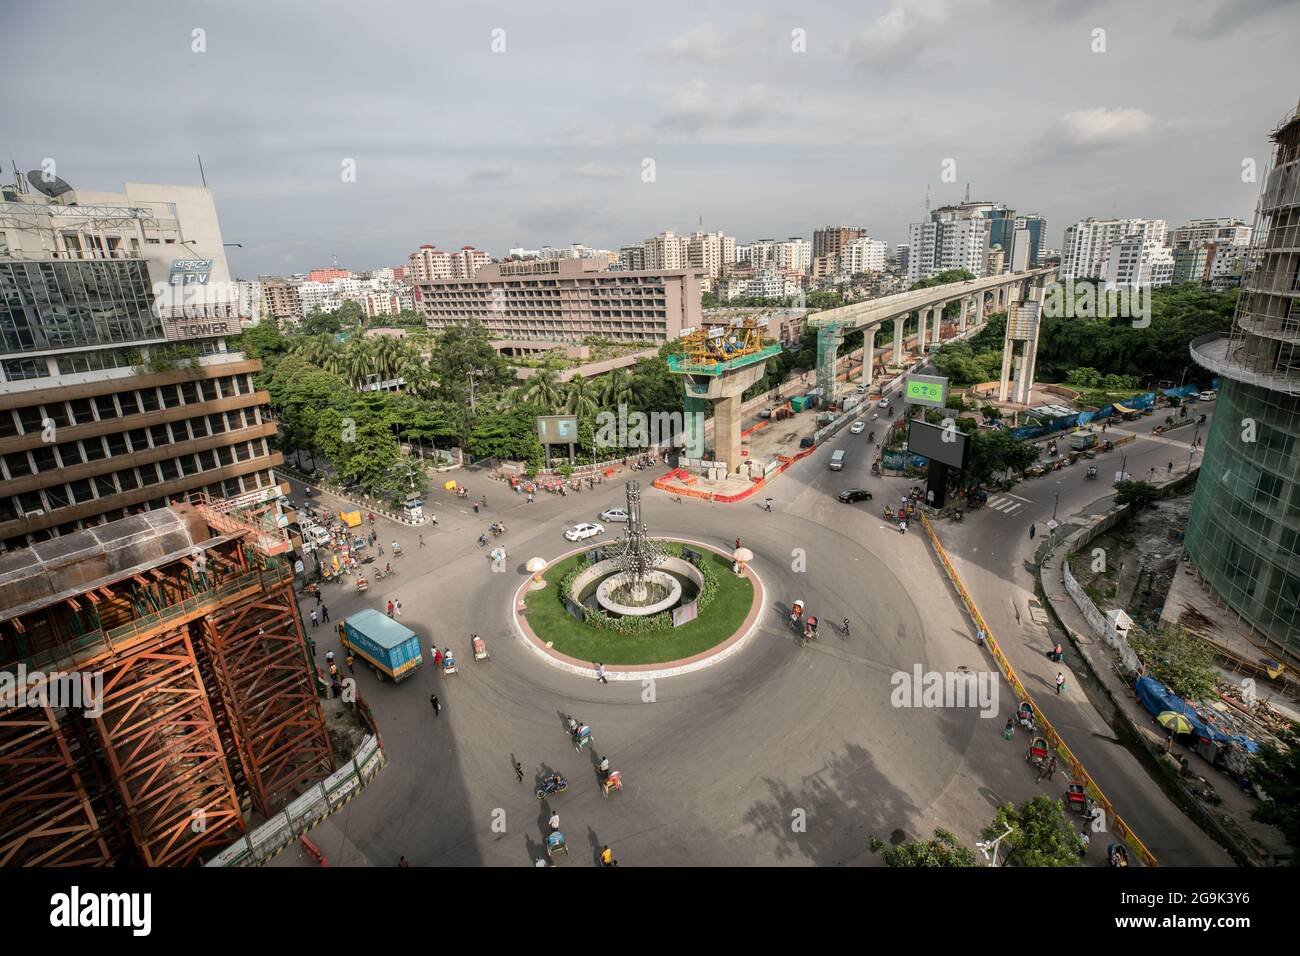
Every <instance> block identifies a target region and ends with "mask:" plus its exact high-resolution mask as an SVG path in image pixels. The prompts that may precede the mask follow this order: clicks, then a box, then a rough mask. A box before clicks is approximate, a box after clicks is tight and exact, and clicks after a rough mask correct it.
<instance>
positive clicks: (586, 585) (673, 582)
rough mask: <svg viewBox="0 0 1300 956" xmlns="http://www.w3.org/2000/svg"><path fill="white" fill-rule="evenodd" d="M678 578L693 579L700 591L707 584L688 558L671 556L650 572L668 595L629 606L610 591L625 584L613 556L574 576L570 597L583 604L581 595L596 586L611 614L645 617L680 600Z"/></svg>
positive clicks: (651, 576) (680, 593) (673, 605)
mask: <svg viewBox="0 0 1300 956" xmlns="http://www.w3.org/2000/svg"><path fill="white" fill-rule="evenodd" d="M668 572H671V573H668ZM678 577H683V578H686V579H687V580H688V581H692V582H694V584H695V587H696V590H697V591H698V590H699V589H701V588H703V587H704V575H703V574H701V573H700V570H699V568H697V567H696V566H695V565H693V564H691V562H689V561H687V560H686V559H685V558H678V557H675V556H673V555H668V556H667V557H665V558H664V559H663V560H662V561H661V562H660V563H659V566H658V567H657V568H656V569H655V570H653V571H651V572H650V574H649V575H648V578H649V580H650V581H651V582H653V583H654V584H657V585H658V586H659V587H663V588H667V589H668V590H667V596H665V597H663V598H661V599H658V600H656V601H655V602H654V603H653V604H648V605H644V606H641V605H626V604H624V603H622V602H620V601H619V600H618V599H617V596H615V595H613V594H611V593H610V592H612V591H615V590H617V589H618V588H619V587H620V586H621V585H623V584H624V583H625V582H624V580H623V572H622V571H620V570H619V567H618V562H617V561H615V560H613V559H609V560H605V561H597V562H596V563H595V564H591V565H588V566H587V567H586V568H584V569H583V571H582V572H581V573H580V574H578V575H577V576H576V577H575V578H574V579H573V583H572V584H571V585H570V590H569V596H570V597H572V598H573V600H575V601H577V602H579V603H581V600H582V595H584V594H586V593H588V592H589V591H590V589H591V588H592V587H593V586H594V587H595V589H596V602H597V603H598V604H599V605H600V606H601V608H603V609H604V610H606V611H608V612H609V613H610V614H618V615H623V616H633V617H645V616H648V615H651V614H658V613H659V612H661V611H666V610H668V609H669V608H672V607H675V606H676V605H677V604H679V603H680V602H681V599H682V585H681V582H680V581H678V580H677V578H678ZM598 582H599V583H598Z"/></svg>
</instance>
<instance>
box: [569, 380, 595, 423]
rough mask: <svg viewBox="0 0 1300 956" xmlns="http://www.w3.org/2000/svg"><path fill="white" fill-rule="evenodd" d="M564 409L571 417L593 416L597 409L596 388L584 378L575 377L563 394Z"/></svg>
mask: <svg viewBox="0 0 1300 956" xmlns="http://www.w3.org/2000/svg"><path fill="white" fill-rule="evenodd" d="M564 408H565V411H567V412H568V413H569V414H571V415H580V416H585V415H594V414H596V411H597V409H598V408H599V403H598V402H597V400H596V386H595V385H593V384H592V383H591V382H590V381H589V380H588V379H587V378H586V377H585V376H582V375H575V376H574V377H573V379H572V380H571V381H570V382H569V387H568V388H567V389H566V390H565V393H564Z"/></svg>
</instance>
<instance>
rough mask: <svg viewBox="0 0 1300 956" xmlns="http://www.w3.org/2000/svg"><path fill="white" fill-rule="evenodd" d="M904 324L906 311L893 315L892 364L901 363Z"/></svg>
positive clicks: (905, 323) (905, 322)
mask: <svg viewBox="0 0 1300 956" xmlns="http://www.w3.org/2000/svg"><path fill="white" fill-rule="evenodd" d="M906 326H907V314H906V313H904V314H903V315H899V316H895V317H894V362H893V364H894V365H902V364H903V331H904V329H905V328H906Z"/></svg>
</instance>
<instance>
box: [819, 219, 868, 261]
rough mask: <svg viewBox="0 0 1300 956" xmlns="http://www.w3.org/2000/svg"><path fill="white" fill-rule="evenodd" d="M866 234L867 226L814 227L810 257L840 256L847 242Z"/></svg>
mask: <svg viewBox="0 0 1300 956" xmlns="http://www.w3.org/2000/svg"><path fill="white" fill-rule="evenodd" d="M866 234H867V228H866V226H822V227H821V228H820V229H814V230H813V238H812V253H811V256H810V258H812V259H816V258H818V257H820V256H838V255H839V254H840V252H841V250H843V248H844V246H845V244H846V243H848V242H850V241H852V240H854V239H858V238H860V237H862V236H865V235H866Z"/></svg>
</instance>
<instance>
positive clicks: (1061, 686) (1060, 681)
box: [1056, 671, 1065, 697]
mask: <svg viewBox="0 0 1300 956" xmlns="http://www.w3.org/2000/svg"><path fill="white" fill-rule="evenodd" d="M1063 690H1065V674H1063V673H1061V672H1060V671H1057V672H1056V696H1057V697H1060V696H1061V691H1063Z"/></svg>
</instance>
